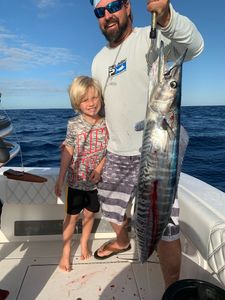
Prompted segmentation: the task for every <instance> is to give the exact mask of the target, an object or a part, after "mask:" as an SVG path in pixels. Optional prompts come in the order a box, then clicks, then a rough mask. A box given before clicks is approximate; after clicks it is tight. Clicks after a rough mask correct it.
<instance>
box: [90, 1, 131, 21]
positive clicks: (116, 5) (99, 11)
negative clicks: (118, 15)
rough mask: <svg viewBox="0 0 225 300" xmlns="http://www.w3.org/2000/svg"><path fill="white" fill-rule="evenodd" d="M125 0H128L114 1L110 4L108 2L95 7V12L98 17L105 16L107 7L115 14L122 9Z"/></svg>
mask: <svg viewBox="0 0 225 300" xmlns="http://www.w3.org/2000/svg"><path fill="white" fill-rule="evenodd" d="M91 2H92V3H93V1H91ZM125 2H126V1H124V0H117V1H113V2H111V3H109V4H107V5H106V6H104V7H96V8H95V9H94V13H95V15H96V17H97V18H98V19H100V18H103V17H104V16H105V10H106V9H107V11H108V12H109V13H110V14H113V13H115V12H117V11H119V10H121V8H122V6H123V4H124V3H125Z"/></svg>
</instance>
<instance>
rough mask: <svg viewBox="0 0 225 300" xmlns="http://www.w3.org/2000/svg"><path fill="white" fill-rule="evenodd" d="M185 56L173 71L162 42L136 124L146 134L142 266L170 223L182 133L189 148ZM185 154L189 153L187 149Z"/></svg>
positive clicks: (139, 206) (139, 213) (137, 219)
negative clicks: (183, 117)
mask: <svg viewBox="0 0 225 300" xmlns="http://www.w3.org/2000/svg"><path fill="white" fill-rule="evenodd" d="M185 54H186V51H185V53H184V54H183V55H182V56H180V57H179V58H178V59H177V60H176V62H175V63H174V64H173V65H172V66H171V67H170V68H169V67H168V66H167V63H166V61H165V56H164V46H163V42H161V47H160V51H159V56H158V58H157V60H156V62H155V63H154V64H153V66H152V68H151V72H150V89H149V90H151V91H152V92H151V95H150V97H149V100H148V103H147V109H146V116H145V120H144V121H142V122H139V123H138V124H136V130H143V140H142V148H141V159H140V167H139V175H138V184H137V189H136V193H135V211H134V228H135V233H136V241H137V249H138V257H139V261H140V262H141V263H144V262H145V261H146V260H147V259H148V258H149V257H150V256H151V254H152V253H153V251H154V250H155V249H156V246H157V243H158V242H159V240H160V239H161V237H162V234H163V231H164V229H165V228H166V226H167V224H168V222H169V220H170V215H171V210H172V205H173V202H174V200H175V196H176V191H177V185H178V179H179V173H180V170H178V169H179V168H180V169H181V159H180V162H179V163H178V156H179V140H180V131H181V130H182V137H183V141H184V147H183V148H186V145H187V140H188V136H187V133H186V131H185V129H184V128H182V129H180V106H181V79H182V63H183V61H184V58H185ZM183 141H182V143H183ZM182 151H183V152H185V150H184V149H182ZM182 155H183V154H182ZM178 165H180V166H178Z"/></svg>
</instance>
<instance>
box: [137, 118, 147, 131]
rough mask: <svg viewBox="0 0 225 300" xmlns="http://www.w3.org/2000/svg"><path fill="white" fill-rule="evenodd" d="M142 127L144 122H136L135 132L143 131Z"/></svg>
mask: <svg viewBox="0 0 225 300" xmlns="http://www.w3.org/2000/svg"><path fill="white" fill-rule="evenodd" d="M144 127H145V121H144V120H142V121H140V122H137V123H136V124H135V131H142V130H144Z"/></svg>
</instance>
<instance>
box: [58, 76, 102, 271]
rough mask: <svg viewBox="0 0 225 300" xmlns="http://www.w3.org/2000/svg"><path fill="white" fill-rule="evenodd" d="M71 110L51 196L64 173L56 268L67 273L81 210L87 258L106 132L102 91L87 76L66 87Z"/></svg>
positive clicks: (82, 245)
mask: <svg viewBox="0 0 225 300" xmlns="http://www.w3.org/2000/svg"><path fill="white" fill-rule="evenodd" d="M68 91H69V96H70V101H71V105H72V107H73V108H74V109H75V110H77V111H79V112H80V114H79V115H78V116H76V117H74V118H72V119H70V120H69V121H68V125H67V134H66V139H65V141H64V142H63V147H62V148H63V149H62V153H61V164H60V171H59V176H58V179H57V182H56V185H55V194H56V195H57V196H58V197H60V195H61V192H62V187H63V183H64V180H65V177H66V174H67V185H68V191H67V199H66V210H67V215H66V217H65V220H64V224H63V253H62V257H61V259H60V262H59V267H60V269H61V270H63V271H67V272H69V271H70V270H71V262H70V251H71V239H72V236H73V233H74V229H75V225H76V222H77V221H78V219H79V216H80V213H81V211H83V222H82V236H81V240H80V245H81V256H80V259H82V260H84V259H88V258H89V257H90V256H91V251H90V250H89V248H88V239H89V236H90V233H91V229H92V226H93V223H94V215H95V213H96V212H98V211H99V202H98V196H97V188H96V184H97V182H98V181H99V180H100V176H101V171H102V168H103V166H104V161H105V154H106V146H107V142H108V132H107V128H106V124H105V120H104V119H103V118H102V117H100V116H99V111H100V109H101V106H102V102H103V99H102V92H101V88H100V86H99V84H98V82H97V81H96V80H94V79H92V78H90V77H88V76H79V77H77V78H75V79H74V80H73V82H72V84H71V86H70V87H69V90H68Z"/></svg>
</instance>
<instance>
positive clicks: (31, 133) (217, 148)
mask: <svg viewBox="0 0 225 300" xmlns="http://www.w3.org/2000/svg"><path fill="white" fill-rule="evenodd" d="M7 114H8V115H9V117H10V118H11V121H12V123H13V126H14V132H13V134H12V135H11V136H10V137H9V138H10V139H11V140H12V139H13V140H17V141H19V143H20V146H21V149H22V161H23V165H24V166H25V167H58V166H59V164H60V149H59V145H60V143H61V142H62V141H63V139H64V137H65V134H66V125H67V120H68V118H70V117H72V116H74V112H73V110H72V109H40V110H39V109H35V110H32V109H31V110H30V109H29V110H7ZM224 120H225V106H189V107H182V111H181V122H182V124H183V125H184V127H185V128H186V129H187V131H188V133H189V136H190V141H189V145H188V148H187V152H186V155H185V158H184V162H183V168H182V172H184V173H187V174H189V175H192V176H194V177H196V178H199V179H201V180H203V181H205V182H207V183H209V184H211V185H212V186H214V187H217V188H218V189H220V190H222V191H224V192H225V126H224ZM8 166H21V156H17V157H15V158H14V159H13V160H12V161H11V162H10V163H9V164H8Z"/></svg>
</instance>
